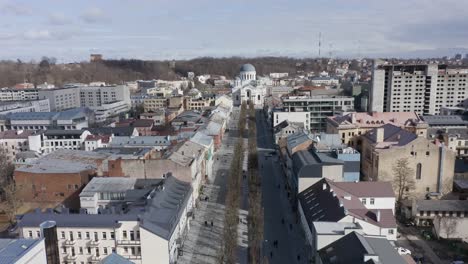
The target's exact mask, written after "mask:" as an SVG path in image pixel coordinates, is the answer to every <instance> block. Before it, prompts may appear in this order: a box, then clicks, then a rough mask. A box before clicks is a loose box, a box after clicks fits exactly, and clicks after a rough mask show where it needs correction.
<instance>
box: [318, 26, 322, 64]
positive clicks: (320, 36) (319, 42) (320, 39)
mask: <svg viewBox="0 0 468 264" xmlns="http://www.w3.org/2000/svg"><path fill="white" fill-rule="evenodd" d="M318 44H319V45H318V56H319V58H320V48H321V46H322V32H319V41H318Z"/></svg>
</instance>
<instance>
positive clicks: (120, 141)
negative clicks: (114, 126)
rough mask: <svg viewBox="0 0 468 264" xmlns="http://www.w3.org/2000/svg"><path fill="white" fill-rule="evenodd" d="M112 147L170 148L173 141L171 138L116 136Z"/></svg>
mask: <svg viewBox="0 0 468 264" xmlns="http://www.w3.org/2000/svg"><path fill="white" fill-rule="evenodd" d="M110 145H111V146H113V147H117V146H132V145H135V146H142V145H144V146H170V145H171V141H170V137H169V136H167V137H166V136H137V137H133V136H132V137H128V136H127V137H125V136H115V137H113V138H112V141H111V142H110Z"/></svg>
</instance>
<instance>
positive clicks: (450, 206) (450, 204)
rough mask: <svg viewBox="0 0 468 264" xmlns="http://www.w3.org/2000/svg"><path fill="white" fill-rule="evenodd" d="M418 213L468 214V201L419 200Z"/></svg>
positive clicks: (417, 202)
mask: <svg viewBox="0 0 468 264" xmlns="http://www.w3.org/2000/svg"><path fill="white" fill-rule="evenodd" d="M416 208H417V210H418V211H447V212H449V211H452V212H468V200H419V201H416Z"/></svg>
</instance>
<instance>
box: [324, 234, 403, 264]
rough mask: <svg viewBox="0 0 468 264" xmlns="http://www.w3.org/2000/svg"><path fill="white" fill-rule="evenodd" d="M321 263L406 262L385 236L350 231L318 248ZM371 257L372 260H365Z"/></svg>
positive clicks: (390, 263) (385, 263) (365, 263)
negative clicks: (364, 234)
mask: <svg viewBox="0 0 468 264" xmlns="http://www.w3.org/2000/svg"><path fill="white" fill-rule="evenodd" d="M318 253H319V255H320V258H321V260H322V263H323V264H347V263H353V264H368V263H380V264H406V261H405V260H404V259H403V258H402V257H401V256H400V255H399V254H398V252H397V251H396V250H395V248H394V246H393V245H392V244H390V242H389V241H388V240H387V239H386V238H385V237H370V236H363V235H360V234H359V233H357V232H352V233H349V234H347V235H346V236H344V237H342V238H340V239H338V240H336V241H335V242H333V243H331V244H329V245H328V246H326V247H324V248H322V249H321V250H319V252H318ZM365 257H373V258H377V259H378V260H375V259H374V262H369V260H367V261H365Z"/></svg>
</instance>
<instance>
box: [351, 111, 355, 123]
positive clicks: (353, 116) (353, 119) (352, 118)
mask: <svg viewBox="0 0 468 264" xmlns="http://www.w3.org/2000/svg"><path fill="white" fill-rule="evenodd" d="M351 123H352V124H354V123H356V113H351Z"/></svg>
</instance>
